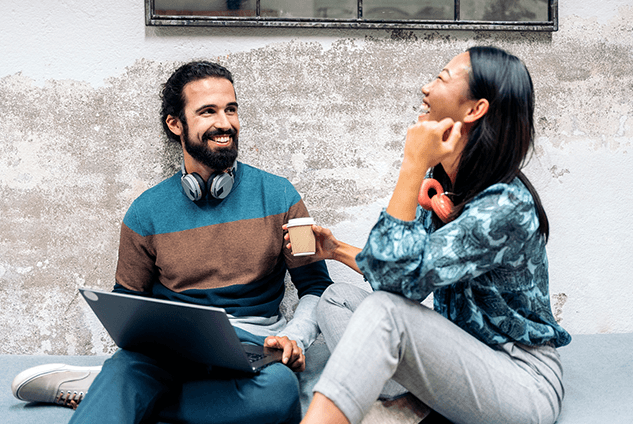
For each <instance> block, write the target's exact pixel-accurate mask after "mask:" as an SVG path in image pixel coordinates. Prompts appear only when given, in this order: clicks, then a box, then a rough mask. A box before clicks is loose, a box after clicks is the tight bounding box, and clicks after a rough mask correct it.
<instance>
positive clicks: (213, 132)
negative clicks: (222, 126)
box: [202, 128, 237, 141]
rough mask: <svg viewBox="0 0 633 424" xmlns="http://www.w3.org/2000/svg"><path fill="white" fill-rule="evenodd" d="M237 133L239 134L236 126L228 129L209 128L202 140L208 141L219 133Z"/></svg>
mask: <svg viewBox="0 0 633 424" xmlns="http://www.w3.org/2000/svg"><path fill="white" fill-rule="evenodd" d="M235 134H237V131H236V130H235V129H234V128H229V129H228V130H208V131H207V132H205V133H204V134H203V135H202V140H203V141H208V140H209V139H211V138H213V137H217V136H219V135H228V136H231V137H233V136H235Z"/></svg>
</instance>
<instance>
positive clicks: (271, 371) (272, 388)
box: [251, 364, 301, 423]
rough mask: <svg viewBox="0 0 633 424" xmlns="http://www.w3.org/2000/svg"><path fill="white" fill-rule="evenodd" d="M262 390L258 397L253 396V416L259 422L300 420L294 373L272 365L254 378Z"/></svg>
mask: <svg viewBox="0 0 633 424" xmlns="http://www.w3.org/2000/svg"><path fill="white" fill-rule="evenodd" d="M256 378H257V380H258V386H259V387H260V388H261V389H262V390H261V391H260V396H253V397H252V398H251V399H252V401H253V404H252V405H251V408H252V411H253V414H254V415H256V416H258V417H259V418H260V419H261V420H260V421H259V422H262V423H263V422H271V423H272V422H295V421H296V420H297V419H299V420H300V418H301V403H300V395H299V381H298V379H297V377H296V376H295V373H294V372H293V371H292V370H291V369H290V368H288V367H287V366H285V365H282V364H274V365H271V366H269V367H267V368H264V369H263V370H262V372H261V373H260V375H259V376H258V377H256Z"/></svg>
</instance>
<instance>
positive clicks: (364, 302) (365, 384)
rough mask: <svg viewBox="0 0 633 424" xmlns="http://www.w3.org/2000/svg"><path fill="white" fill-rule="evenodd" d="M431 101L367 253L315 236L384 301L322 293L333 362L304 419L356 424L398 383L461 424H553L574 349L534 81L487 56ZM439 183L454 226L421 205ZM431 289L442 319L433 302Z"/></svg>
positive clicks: (479, 50)
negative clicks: (553, 270)
mask: <svg viewBox="0 0 633 424" xmlns="http://www.w3.org/2000/svg"><path fill="white" fill-rule="evenodd" d="M422 92H423V93H424V95H425V98H424V103H423V109H424V113H423V114H422V115H421V116H420V117H419V119H418V122H417V123H416V124H415V125H413V126H411V127H410V128H409V129H408V132H407V138H406V142H405V147H404V159H403V162H402V166H401V169H400V173H399V177H398V182H397V184H396V187H395V189H394V192H393V195H392V198H391V200H390V202H389V205H388V207H387V209H386V211H383V212H382V214H381V216H380V218H379V220H378V223H377V224H376V225H375V227H374V228H373V229H372V231H371V233H370V235H369V238H368V241H367V244H366V246H365V247H364V249H362V251H361V250H360V249H358V248H355V247H353V246H350V245H348V244H345V243H343V242H341V241H339V240H337V239H335V238H334V237H333V236H332V234H331V232H330V231H329V230H326V229H323V228H321V227H317V226H314V227H313V230H314V232H315V233H316V235H317V239H318V243H317V245H318V246H317V254H318V255H320V256H321V257H323V258H326V259H334V260H338V261H340V262H342V263H345V264H347V265H349V266H350V267H352V268H353V269H355V270H356V271H358V272H360V273H362V274H363V275H364V277H365V279H366V280H367V281H369V283H370V284H371V286H372V287H373V289H374V293H372V294H369V293H366V292H364V291H362V290H360V289H357V288H356V287H353V286H350V285H345V284H335V285H332V286H331V287H330V288H329V289H328V290H327V291H326V292H325V293H324V295H323V296H322V298H321V301H320V304H319V325H320V327H321V330H322V331H323V333H324V335H325V337H326V342H327V343H328V346H329V347H330V350H331V351H333V353H332V356H331V358H330V360H329V361H328V364H327V366H326V368H325V370H324V372H323V374H322V377H321V379H320V380H319V382H318V383H317V385H316V386H315V388H314V391H315V394H314V398H313V401H312V403H311V405H310V407H309V409H308V412H307V414H306V416H305V417H304V420H303V421H302V422H304V423H330V422H331V423H348V422H351V423H358V422H360V421H361V420H362V417H363V416H364V414H365V413H366V412H367V411H368V410H369V408H370V407H371V405H372V403H373V402H374V401H375V400H376V398H377V397H378V395H379V394H380V391H381V389H382V388H383V386H384V385H385V383H386V382H388V381H389V380H390V379H393V380H394V381H396V382H398V383H400V384H401V385H402V386H404V387H405V388H406V389H407V390H409V392H411V393H412V394H413V395H414V396H416V397H417V398H419V399H420V400H422V401H423V402H424V403H425V404H426V405H428V406H429V407H431V408H432V409H433V410H435V411H437V412H439V413H440V414H441V415H443V416H445V417H446V418H448V419H449V420H451V421H453V422H455V423H486V424H491V423H528V422H529V423H532V422H534V423H553V422H555V421H556V418H557V417H558V415H559V413H560V407H561V403H562V399H563V394H564V391H563V386H562V367H561V363H560V358H559V356H558V353H557V351H556V348H557V347H560V346H564V345H566V344H568V343H569V342H570V340H571V337H570V336H569V334H568V333H567V332H566V331H565V330H564V329H563V328H561V327H560V326H559V325H558V324H557V323H556V321H555V319H554V317H553V316H552V313H551V307H550V303H549V283H548V270H547V256H546V252H545V244H546V242H547V238H548V235H549V227H548V220H547V216H546V214H545V211H544V210H543V207H542V205H541V202H540V200H539V197H538V194H537V193H536V191H535V189H534V188H533V187H532V185H531V184H530V183H529V181H528V179H527V178H526V177H525V175H523V173H522V172H521V171H520V169H521V167H522V166H523V164H524V161H525V159H526V156H527V154H528V152H529V150H530V148H531V147H532V145H533V135H534V126H533V110H534V94H533V87H532V81H531V78H530V75H529V73H528V71H527V69H526V68H525V65H524V64H523V63H522V62H521V61H520V60H519V59H518V58H516V57H515V56H512V55H510V54H508V53H506V52H504V51H502V50H499V49H496V48H493V47H473V48H471V49H469V50H468V51H467V52H465V53H462V54H460V55H458V56H456V57H455V58H453V59H452V60H451V61H450V63H449V64H448V65H447V66H446V67H445V68H444V69H442V71H441V72H440V73H439V75H438V77H437V78H436V79H435V80H434V81H433V82H431V83H429V84H428V85H426V86H425V87H423V88H422ZM427 174H428V175H427ZM425 176H432V177H433V179H435V180H437V181H439V183H440V184H441V186H442V187H443V190H444V191H445V195H444V197H443V199H444V200H446V199H450V200H451V201H452V203H453V205H454V206H452V207H451V208H450V209H449V211H448V216H443V214H442V213H439V212H440V211H439V209H438V210H437V212H436V211H427V210H423V209H422V208H420V207H419V206H418V192H419V190H420V186H421V184H422V183H423V179H424V178H425ZM438 191H441V190H438ZM430 193H431V194H433V190H431V191H430ZM440 194H441V193H438V194H436V196H439V195H440ZM440 216H442V217H443V218H444V220H442V219H440ZM444 221H445V222H444ZM430 293H433V295H434V311H433V310H430V309H429V308H427V307H425V306H423V305H421V304H420V301H422V300H423V299H424V298H426V297H427V296H428V295H429V294H430ZM343 330H345V332H344V334H343ZM334 347H336V348H334Z"/></svg>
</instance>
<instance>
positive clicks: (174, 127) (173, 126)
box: [165, 115, 182, 137]
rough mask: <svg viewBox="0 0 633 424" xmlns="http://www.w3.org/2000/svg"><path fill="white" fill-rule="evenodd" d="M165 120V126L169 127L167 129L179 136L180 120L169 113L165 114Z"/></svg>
mask: <svg viewBox="0 0 633 424" xmlns="http://www.w3.org/2000/svg"><path fill="white" fill-rule="evenodd" d="M165 122H166V123H167V126H168V127H169V130H170V131H171V132H173V133H174V134H176V135H177V136H179V137H180V136H181V135H182V123H181V122H180V119H178V118H176V117H174V116H171V115H167V119H165Z"/></svg>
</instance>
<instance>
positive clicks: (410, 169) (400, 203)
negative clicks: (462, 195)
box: [387, 116, 464, 221]
mask: <svg viewBox="0 0 633 424" xmlns="http://www.w3.org/2000/svg"><path fill="white" fill-rule="evenodd" d="M461 130H462V123H461V122H454V121H453V120H452V119H450V118H444V119H442V120H441V121H439V122H437V121H428V120H425V119H424V116H422V117H420V119H419V120H418V122H417V123H416V124H415V125H412V126H410V127H409V129H408V130H407V140H406V142H405V144H404V159H403V160H402V167H401V168H400V174H399V176H398V182H397V183H396V188H395V189H394V191H393V195H392V196H391V200H390V201H389V205H388V206H387V213H388V214H389V215H391V216H393V217H394V218H397V219H401V220H403V221H413V220H414V219H415V212H416V209H417V206H418V193H419V192H420V186H421V185H422V180H423V179H424V176H425V175H426V172H427V171H428V170H429V168H431V167H432V166H435V165H437V164H438V163H440V162H442V161H446V162H451V163H452V161H454V159H455V157H459V155H461V150H462V149H461V147H460V146H461V145H462V144H463V142H464V141H460V140H462V133H461ZM446 171H447V172H449V173H450V172H453V171H452V170H446Z"/></svg>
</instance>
